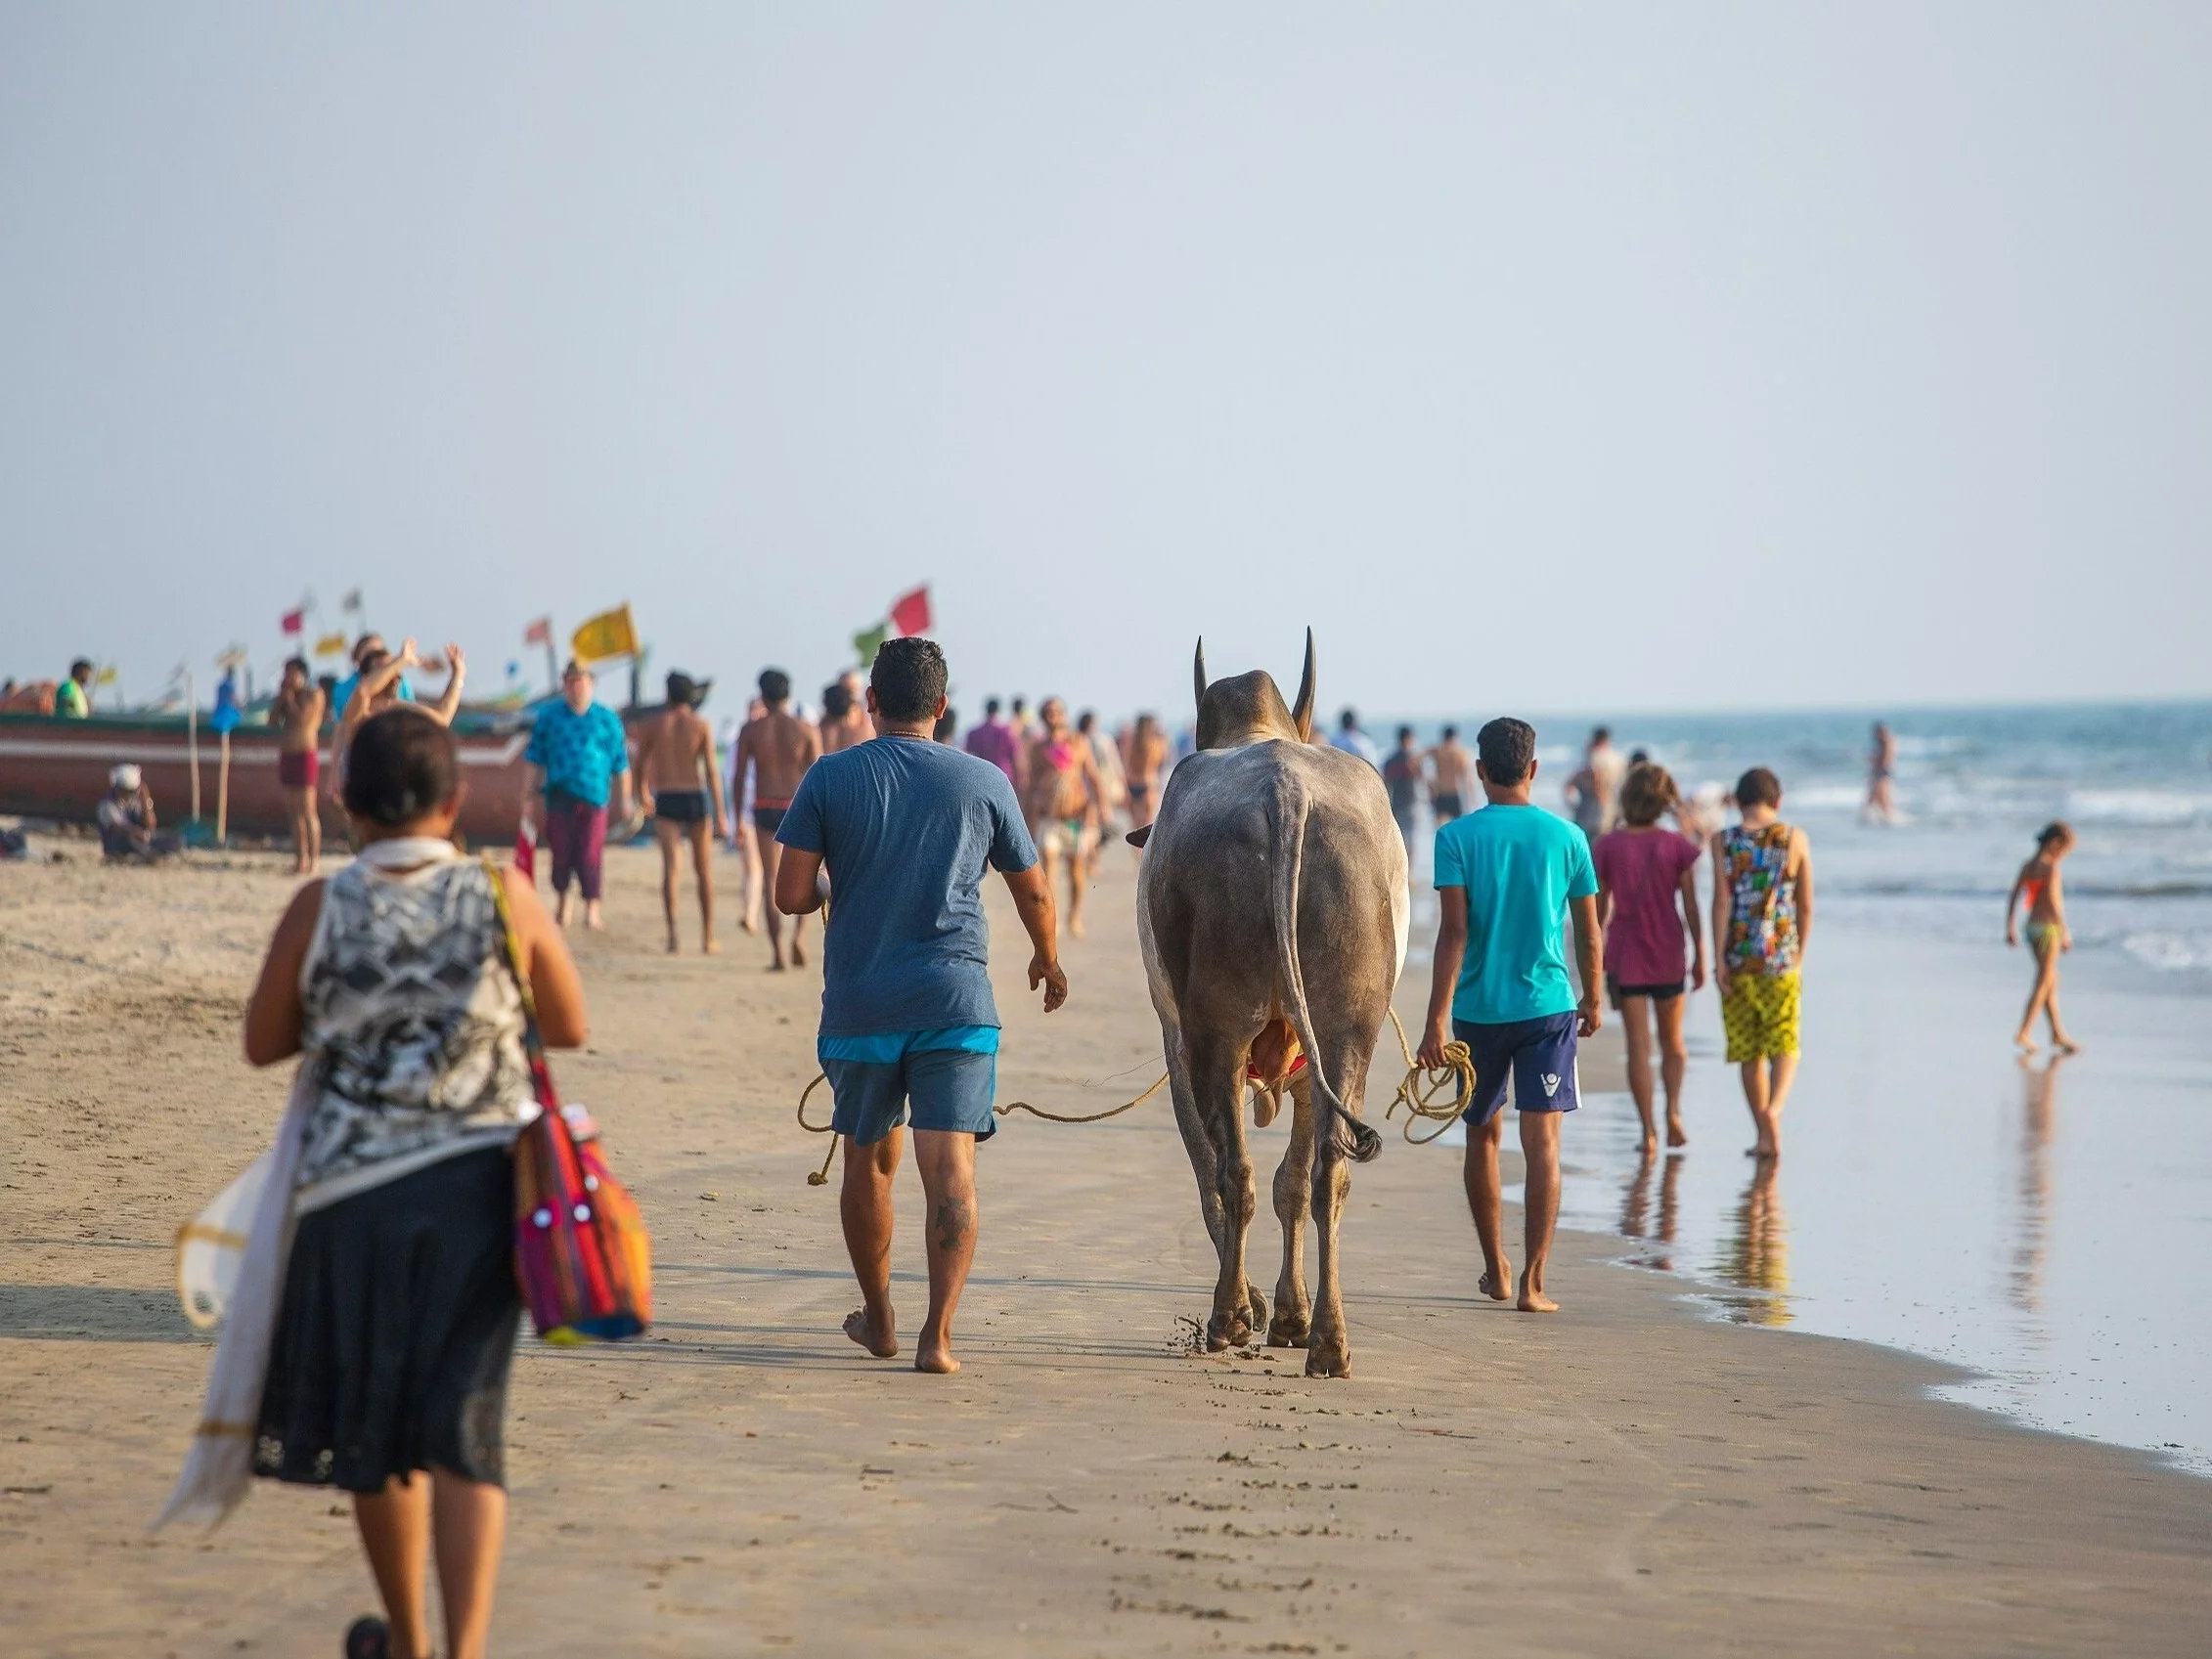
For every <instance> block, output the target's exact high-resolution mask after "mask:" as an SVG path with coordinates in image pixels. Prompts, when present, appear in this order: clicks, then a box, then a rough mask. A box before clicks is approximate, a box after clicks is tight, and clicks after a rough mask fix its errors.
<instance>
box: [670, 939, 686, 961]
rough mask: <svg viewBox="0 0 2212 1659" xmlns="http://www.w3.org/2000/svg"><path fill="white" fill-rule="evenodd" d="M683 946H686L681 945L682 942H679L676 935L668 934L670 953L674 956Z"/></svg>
mask: <svg viewBox="0 0 2212 1659" xmlns="http://www.w3.org/2000/svg"><path fill="white" fill-rule="evenodd" d="M683 948H684V947H683V945H681V944H679V943H678V942H677V940H676V936H675V935H674V934H670V935H669V936H668V953H669V955H671V956H674V955H675V954H676V953H677V952H678V951H680V950H682V949H683Z"/></svg>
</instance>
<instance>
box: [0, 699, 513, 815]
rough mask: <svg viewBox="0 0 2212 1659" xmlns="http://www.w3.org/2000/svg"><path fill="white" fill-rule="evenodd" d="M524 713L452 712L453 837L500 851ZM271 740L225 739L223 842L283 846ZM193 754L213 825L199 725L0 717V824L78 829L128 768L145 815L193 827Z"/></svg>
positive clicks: (206, 744)
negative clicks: (1, 815)
mask: <svg viewBox="0 0 2212 1659" xmlns="http://www.w3.org/2000/svg"><path fill="white" fill-rule="evenodd" d="M530 719H531V717H530V714H529V711H528V710H517V711H511V712H510V711H501V712H497V713H484V712H476V711H470V710H466V709H465V710H463V711H462V713H461V714H460V715H459V716H457V717H456V718H455V720H454V722H453V735H454V738H455V740H456V742H457V744H458V746H459V749H460V752H461V767H462V773H461V775H462V780H463V782H464V783H465V785H466V787H467V797H466V799H465V801H464V802H463V803H462V808H461V822H460V826H459V827H460V830H461V833H462V834H463V835H465V836H466V837H467V838H468V839H469V840H470V841H471V842H476V843H481V844H483V845H486V846H494V845H499V844H502V843H505V842H509V841H511V840H512V839H513V837H514V829H515V824H516V821H517V819H518V818H519V816H520V813H521V810H522V797H523V790H524V785H525V780H526V768H525V767H524V766H523V764H522V751H523V748H524V746H525V745H527V744H528V743H529V741H530ZM335 735H336V728H335V727H334V726H327V727H325V729H324V733H323V742H324V744H325V746H326V747H325V750H324V755H323V783H322V785H321V786H320V787H319V788H318V790H317V791H316V798H317V801H318V802H319V804H320V806H321V809H322V816H323V832H324V834H325V836H327V837H329V838H332V840H333V842H334V844H335V845H337V846H339V847H343V846H344V845H345V814H344V813H343V812H342V811H341V810H340V809H339V808H338V805H337V802H336V801H335V800H333V799H332V794H331V791H332V768H331V757H330V752H329V748H328V745H329V744H330V742H331V741H332V738H333V737H334V736H335ZM277 743H278V733H277V732H276V731H275V730H274V729H272V728H271V727H269V726H266V725H243V726H240V727H239V728H238V729H237V730H236V731H234V732H232V733H231V777H230V801H229V808H230V811H229V828H230V832H231V833H232V834H234V835H241V834H243V835H285V834H288V832H289V831H290V828H291V817H290V813H289V812H288V809H287V808H286V805H285V796H284V790H283V789H282V788H281V787H280V786H279V784H278V782H277ZM196 747H197V750H198V767H197V770H198V772H199V817H200V820H201V821H202V822H203V823H206V824H208V825H210V826H212V824H213V823H214V821H215V813H216V792H217V785H218V769H219V764H220V744H219V742H218V740H217V739H216V737H215V736H214V735H213V734H212V733H211V732H209V731H208V729H207V722H206V720H205V719H204V718H202V719H201V720H199V727H198V732H197V741H196V735H195V733H194V731H193V730H192V728H191V726H190V723H189V722H188V721H187V720H186V718H185V717H184V716H183V715H95V716H93V717H92V718H91V719H89V720H63V719H57V718H55V717H52V716H42V715H0V812H12V813H17V814H20V815H21V816H22V817H26V818H47V819H51V820H53V821H55V822H57V823H80V824H88V823H91V822H92V821H93V815H94V813H95V811H96V810H97V809H98V808H99V806H100V800H101V797H102V796H104V795H106V794H107V793H108V772H109V769H110V768H111V767H112V766H115V765H118V764H122V763H123V762H126V761H128V762H130V763H132V764H135V765H137V766H138V767H139V769H140V770H141V771H142V772H144V773H145V776H146V786H147V788H148V789H150V790H152V791H153V793H154V808H155V811H156V812H158V813H159V814H160V818H161V822H162V823H163V824H165V825H168V826H170V827H174V826H176V825H179V824H182V823H183V822H184V821H185V820H186V819H188V818H190V817H191V816H192V815H193V799H194V792H193V773H194V771H195V765H194V750H195V748H196Z"/></svg>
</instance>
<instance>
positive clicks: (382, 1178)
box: [296, 858, 535, 1209]
mask: <svg viewBox="0 0 2212 1659" xmlns="http://www.w3.org/2000/svg"><path fill="white" fill-rule="evenodd" d="M494 879H495V878H494V877H493V876H492V874H491V872H490V871H488V870H487V869H485V867H484V866H483V864H482V863H481V862H480V861H479V860H477V859H473V858H455V859H451V860H448V861H446V862H442V863H436V864H431V865H428V866H427V867H425V868H422V869H420V870H415V871H411V872H409V873H407V874H404V875H384V874H380V873H378V872H377V871H376V870H374V869H372V868H371V867H370V866H369V865H367V864H365V863H361V862H358V861H357V862H355V863H352V864H349V865H347V866H346V867H345V868H344V869H342V870H340V871H339V872H338V873H337V874H336V875H335V876H333V877H332V878H331V881H330V883H329V885H328V886H327V887H325V888H324V890H323V913H322V916H321V918H320V920H319V921H318V922H317V924H316V929H315V941H314V943H313V944H312V945H311V946H310V947H309V949H308V953H307V961H306V964H305V966H304V967H303V968H302V969H301V970H300V1008H301V1011H302V1016H303V1018H302V1021H301V1029H300V1046H301V1048H302V1049H303V1050H304V1051H305V1053H306V1055H307V1059H308V1063H309V1064H311V1065H314V1066H316V1067H318V1068H319V1069H320V1070H321V1074H322V1093H321V1095H320V1097H319V1098H318V1099H317V1100H316V1102H315V1104H314V1106H313V1107H312V1108H310V1109H309V1112H308V1117H307V1127H306V1137H305V1142H304V1144H303V1146H302V1148H301V1152H300V1158H299V1176H298V1183H297V1189H296V1190H297V1191H298V1192H299V1194H300V1199H299V1205H300V1207H302V1208H306V1209H313V1208H317V1207H320V1206H321V1205H323V1204H327V1203H334V1202H336V1201H338V1200H340V1199H344V1198H350V1197H351V1196H353V1195H354V1194H355V1193H360V1192H366V1191H367V1190H368V1189H370V1188H371V1187H376V1186H379V1185H381V1184H382V1183H383V1182H386V1181H392V1180H396V1179H398V1178H399V1177H400V1176H402V1175H407V1174H411V1173H413V1172H414V1171H415V1170H417V1169H420V1168H422V1167H424V1166H425V1165H427V1164H430V1163H434V1162H436V1161H438V1160H439V1159H440V1158H445V1157H454V1156H456V1155H458V1154H461V1153H467V1152H474V1151H477V1150H479V1149H481V1148H483V1147H487V1146H500V1145H504V1144H506V1143H507V1142H508V1141H509V1140H511V1139H513V1136H514V1131H515V1129H516V1127H517V1126H518V1125H519V1124H520V1123H521V1122H522V1121H523V1117H524V1115H525V1114H526V1109H534V1106H535V1096H534V1095H533V1093H532V1090H531V1086H530V1069H529V1063H528V1061H527V1060H525V1058H524V1056H523V1052H522V999H521V996H520V994H519V992H518V991H517V990H516V988H515V983H514V976H513V975H512V974H511V973H509V970H508V967H507V962H506V958H505V955H504V953H503V950H502V937H501V925H500V918H499V910H498V906H497V904H496V902H495V900H494V899H493V896H492V889H491V883H492V881H493V880H494Z"/></svg>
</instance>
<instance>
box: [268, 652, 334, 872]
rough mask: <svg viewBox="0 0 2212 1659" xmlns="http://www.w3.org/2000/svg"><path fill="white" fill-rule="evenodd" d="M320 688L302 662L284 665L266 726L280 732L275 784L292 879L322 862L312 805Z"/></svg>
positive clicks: (318, 818)
mask: <svg viewBox="0 0 2212 1659" xmlns="http://www.w3.org/2000/svg"><path fill="white" fill-rule="evenodd" d="M328 701H329V700H328V699H327V698H325V697H324V695H323V688H322V687H321V686H320V685H317V684H316V683H315V681H314V679H313V678H312V677H310V676H309V674H308V671H307V659H306V658H305V657H293V658H291V659H290V660H289V661H288V662H287V663H286V664H285V677H284V682H283V683H282V684H281V685H279V686H278V687H277V696H276V700H275V701H274V702H272V703H271V704H270V705H269V723H270V724H271V725H273V726H278V727H280V728H282V735H281V736H280V737H279V738H278V739H277V781H278V783H280V784H282V785H283V786H284V791H285V809H286V811H287V812H288V813H289V814H290V817H291V845H292V864H291V873H292V874H293V875H295V876H311V875H313V874H314V873H315V861H316V860H317V859H318V858H320V857H322V856H323V816H322V812H321V811H320V809H319V808H317V807H316V805H315V779H316V776H317V774H319V773H320V772H321V770H322V767H323V757H322V754H321V752H320V751H319V749H318V748H317V745H318V744H320V743H321V742H322V740H323V711H324V709H325V707H326V706H327V704H328Z"/></svg>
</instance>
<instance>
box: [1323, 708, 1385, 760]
mask: <svg viewBox="0 0 2212 1659" xmlns="http://www.w3.org/2000/svg"><path fill="white" fill-rule="evenodd" d="M1329 747H1330V748H1332V749H1342V750H1343V751H1344V752H1345V753H1346V754H1347V755H1357V756H1358V757H1359V758H1360V759H1361V760H1362V761H1365V762H1366V763H1367V764H1369V765H1371V766H1373V767H1375V769H1376V770H1378V771H1380V770H1381V769H1382V765H1383V758H1382V756H1380V755H1378V754H1376V753H1375V740H1374V739H1373V738H1372V737H1369V736H1368V735H1367V734H1366V733H1365V732H1364V731H1361V730H1360V729H1359V711H1358V710H1356V709H1345V710H1342V711H1341V712H1340V713H1339V714H1338V715H1337V729H1336V731H1335V732H1334V734H1332V735H1331V737H1330V738H1329Z"/></svg>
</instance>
